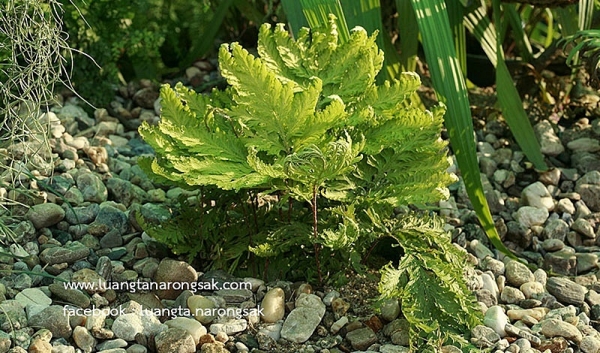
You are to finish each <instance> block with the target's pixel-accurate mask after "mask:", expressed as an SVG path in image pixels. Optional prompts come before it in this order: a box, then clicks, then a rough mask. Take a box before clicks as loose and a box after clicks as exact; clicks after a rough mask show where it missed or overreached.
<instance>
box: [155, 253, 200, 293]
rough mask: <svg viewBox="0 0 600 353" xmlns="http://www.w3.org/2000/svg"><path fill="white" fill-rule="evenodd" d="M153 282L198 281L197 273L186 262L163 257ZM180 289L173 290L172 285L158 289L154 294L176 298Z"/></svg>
mask: <svg viewBox="0 0 600 353" xmlns="http://www.w3.org/2000/svg"><path fill="white" fill-rule="evenodd" d="M154 281H155V282H170V283H173V282H179V283H182V282H187V283H190V284H191V283H195V282H196V281H198V273H197V272H196V270H195V269H194V268H193V267H192V266H190V265H189V264H188V263H187V262H184V261H177V260H173V259H168V258H167V259H163V260H162V261H161V262H160V264H159V265H158V268H157V270H156V275H155V277H154ZM181 292H182V290H175V289H172V287H169V289H165V290H159V291H158V292H157V293H156V294H157V296H158V297H159V298H161V299H176V298H177V296H178V295H179V294H181Z"/></svg>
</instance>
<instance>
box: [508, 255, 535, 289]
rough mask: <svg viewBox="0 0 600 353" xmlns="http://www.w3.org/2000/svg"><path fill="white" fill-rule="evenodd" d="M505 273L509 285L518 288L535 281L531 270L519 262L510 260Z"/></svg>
mask: <svg viewBox="0 0 600 353" xmlns="http://www.w3.org/2000/svg"><path fill="white" fill-rule="evenodd" d="M504 272H505V275H506V280H507V281H508V284H510V285H511V286H514V287H516V288H518V287H520V286H521V285H522V284H523V283H526V282H531V281H534V280H535V277H534V276H533V273H532V272H531V270H530V269H529V268H527V266H525V265H524V264H522V263H520V262H519V261H515V260H510V261H509V262H508V263H507V264H506V269H505V271H504Z"/></svg>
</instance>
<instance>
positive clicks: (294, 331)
mask: <svg viewBox="0 0 600 353" xmlns="http://www.w3.org/2000/svg"><path fill="white" fill-rule="evenodd" d="M323 315H325V304H323V302H322V301H321V299H320V298H319V297H317V296H316V295H314V294H305V293H302V294H300V295H299V296H298V299H296V307H295V308H294V310H292V311H291V312H290V313H289V315H288V317H287V318H286V319H285V321H284V322H283V327H282V328H281V337H283V338H285V339H286V340H288V341H291V342H294V343H303V342H306V341H307V340H308V339H309V338H310V336H311V335H312V334H313V332H314V331H315V329H316V328H317V326H318V325H319V323H320V322H321V319H323Z"/></svg>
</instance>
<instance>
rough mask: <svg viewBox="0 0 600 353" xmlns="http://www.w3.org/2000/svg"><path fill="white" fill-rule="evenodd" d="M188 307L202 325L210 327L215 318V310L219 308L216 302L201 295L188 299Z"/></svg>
mask: <svg viewBox="0 0 600 353" xmlns="http://www.w3.org/2000/svg"><path fill="white" fill-rule="evenodd" d="M187 306H188V308H189V309H190V312H191V313H192V315H193V316H194V317H195V318H196V320H198V322H200V323H201V324H205V325H208V324H210V323H211V322H212V321H213V320H214V319H215V318H216V315H215V313H214V311H215V310H214V309H216V308H218V306H217V305H216V304H215V302H214V301H212V300H210V299H208V298H206V297H203V296H201V295H192V296H190V297H189V298H188V299H187Z"/></svg>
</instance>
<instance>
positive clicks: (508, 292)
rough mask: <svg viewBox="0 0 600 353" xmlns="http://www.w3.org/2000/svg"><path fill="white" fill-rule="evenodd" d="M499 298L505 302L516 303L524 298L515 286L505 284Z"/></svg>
mask: <svg viewBox="0 0 600 353" xmlns="http://www.w3.org/2000/svg"><path fill="white" fill-rule="evenodd" d="M500 300H501V301H502V302H504V303H506V304H518V303H519V302H521V300H525V295H524V294H523V293H522V292H521V291H520V290H518V289H517V288H513V287H509V286H506V287H504V290H503V291H502V293H501V294H500Z"/></svg>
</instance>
